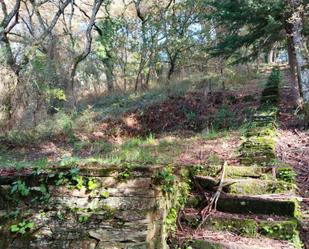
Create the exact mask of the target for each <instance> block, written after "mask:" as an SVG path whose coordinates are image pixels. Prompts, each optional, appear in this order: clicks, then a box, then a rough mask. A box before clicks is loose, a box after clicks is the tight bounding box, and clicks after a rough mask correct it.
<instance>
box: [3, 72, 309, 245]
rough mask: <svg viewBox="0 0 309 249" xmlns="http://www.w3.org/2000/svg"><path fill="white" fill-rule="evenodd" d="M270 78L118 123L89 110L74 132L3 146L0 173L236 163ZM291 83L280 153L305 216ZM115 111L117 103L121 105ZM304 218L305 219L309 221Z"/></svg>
mask: <svg viewBox="0 0 309 249" xmlns="http://www.w3.org/2000/svg"><path fill="white" fill-rule="evenodd" d="M267 76H268V75H264V76H263V77H260V78H259V79H254V80H252V82H250V84H249V83H248V84H247V85H245V86H244V87H243V88H242V89H241V90H239V89H237V90H227V91H214V92H212V93H205V92H203V91H202V90H201V89H197V90H194V91H189V92H187V93H186V94H184V95H180V96H178V95H177V96H173V95H171V96H168V97H167V98H166V99H164V100H162V101H160V102H158V103H153V104H151V105H149V106H146V107H145V108H143V109H141V108H140V107H137V108H136V107H134V108H133V109H131V110H128V111H126V112H124V114H122V115H121V117H120V118H118V117H117V118H107V119H102V118H101V116H102V113H101V114H98V112H97V110H94V109H89V110H87V111H85V112H84V114H85V115H83V116H82V117H80V118H79V119H77V120H75V121H76V124H75V127H78V128H74V125H72V124H71V123H70V125H71V126H69V128H68V129H66V131H60V132H59V133H58V134H57V135H53V136H48V137H44V139H41V140H40V141H39V142H37V143H30V142H29V144H24V145H23V143H24V142H22V143H21V144H18V145H16V144H14V143H12V142H11V141H9V142H6V143H3V144H2V145H1V146H0V149H1V150H0V151H1V154H0V175H10V174H16V170H18V172H19V173H20V174H27V173H29V172H31V170H32V167H45V166H46V165H54V164H60V165H73V164H79V163H81V164H83V163H87V162H93V161H98V162H102V163H107V164H121V163H124V162H125V163H132V164H134V163H135V164H136V163H137V164H145V165H155V164H176V165H220V164H222V163H223V162H227V163H228V164H229V165H239V164H240V162H239V158H238V150H237V148H238V147H239V146H240V144H241V142H242V136H243V134H244V132H245V128H246V122H247V120H249V119H250V117H251V115H252V114H253V113H254V110H256V109H257V107H258V106H259V104H260V102H259V99H260V95H261V92H262V88H263V85H264V83H265V81H266V79H267ZM288 82H289V81H288V78H287V77H285V78H284V84H283V85H282V86H281V87H280V89H281V90H280V105H279V107H280V112H279V121H280V122H279V124H280V127H279V134H280V135H279V137H278V142H277V154H278V157H279V158H280V159H281V160H282V161H283V162H285V163H288V164H290V165H292V166H293V167H294V169H295V171H296V172H297V186H298V194H299V195H301V196H302V198H303V201H302V202H301V205H302V210H303V213H304V214H305V217H308V216H309V214H308V210H309V131H308V130H306V129H305V125H304V121H303V117H302V116H301V115H299V114H295V108H294V105H293V103H292V102H291V99H292V97H291V96H290V93H291V86H290V84H288ZM114 105H115V103H114ZM116 106H121V102H117V103H116ZM98 109H100V108H98ZM72 127H73V128H72ZM306 219H307V218H306ZM306 219H305V220H304V221H305V222H308V219H307V220H306ZM306 229H308V227H306V226H304V231H303V232H304V238H305V239H306V240H307V241H309V237H308V230H306ZM186 233H189V234H190V235H191V236H193V235H192V234H194V236H196V237H201V238H205V236H206V237H207V236H210V237H212V238H214V236H218V237H217V239H218V241H222V240H229V241H232V240H235V239H236V240H237V239H238V240H242V242H243V244H247V245H250V243H251V242H252V240H251V239H250V238H243V237H242V238H240V237H237V236H233V235H231V234H226V233H216V234H215V235H213V234H211V235H210V234H209V233H208V234H205V233H204V234H197V233H195V231H192V230H191V231H186V230H185V231H181V232H179V234H178V235H179V236H180V237H186V236H187V235H188V234H186ZM306 236H307V237H306ZM255 242H256V241H255ZM258 243H259V244H260V245H263V246H264V247H263V248H290V247H284V246H282V247H280V246H281V245H282V244H281V242H280V241H276V242H274V241H273V240H269V239H267V238H259V242H258ZM274 243H277V245H275V244H274ZM259 244H254V245H255V246H258V245H259ZM266 245H269V247H267V246H266ZM252 248H253V247H252Z"/></svg>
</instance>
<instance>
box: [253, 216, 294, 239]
mask: <svg viewBox="0 0 309 249" xmlns="http://www.w3.org/2000/svg"><path fill="white" fill-rule="evenodd" d="M259 233H261V234H262V235H264V236H267V237H270V238H274V239H280V240H291V239H293V237H295V236H298V231H297V221H296V220H288V221H273V222H271V221H263V222H260V224H259Z"/></svg>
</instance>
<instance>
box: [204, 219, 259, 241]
mask: <svg viewBox="0 0 309 249" xmlns="http://www.w3.org/2000/svg"><path fill="white" fill-rule="evenodd" d="M205 226H206V227H207V228H209V229H214V230H225V231H229V232H232V233H236V234H238V235H242V236H247V237H255V236H256V234H257V223H256V221H255V220H254V219H237V218H231V219H227V218H226V217H209V219H208V220H207V222H206V223H205Z"/></svg>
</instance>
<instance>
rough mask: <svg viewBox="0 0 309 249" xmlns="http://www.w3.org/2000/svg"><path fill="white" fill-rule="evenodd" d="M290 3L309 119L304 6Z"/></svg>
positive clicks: (294, 38) (294, 43)
mask: <svg viewBox="0 0 309 249" xmlns="http://www.w3.org/2000/svg"><path fill="white" fill-rule="evenodd" d="M290 3H291V6H292V8H293V10H294V13H293V18H292V25H293V26H292V27H293V28H292V31H293V45H294V48H295V54H296V65H297V73H298V80H299V85H300V90H301V93H302V97H303V101H304V110H305V113H306V115H307V118H308V117H309V58H308V57H307V54H306V52H305V47H304V44H303V42H304V41H303V37H302V34H301V33H302V29H303V22H302V14H303V13H302V11H303V6H302V4H301V3H302V2H301V1H300V0H291V1H290ZM308 120H309V119H308Z"/></svg>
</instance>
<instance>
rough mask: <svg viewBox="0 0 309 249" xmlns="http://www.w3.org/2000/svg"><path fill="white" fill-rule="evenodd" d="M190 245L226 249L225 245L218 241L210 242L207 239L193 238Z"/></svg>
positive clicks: (198, 248)
mask: <svg viewBox="0 0 309 249" xmlns="http://www.w3.org/2000/svg"><path fill="white" fill-rule="evenodd" d="M189 245H190V246H191V247H192V248H194V249H205V248H207V249H224V248H225V246H223V245H221V244H219V243H216V242H210V241H205V240H193V241H192V242H190V243H189Z"/></svg>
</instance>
